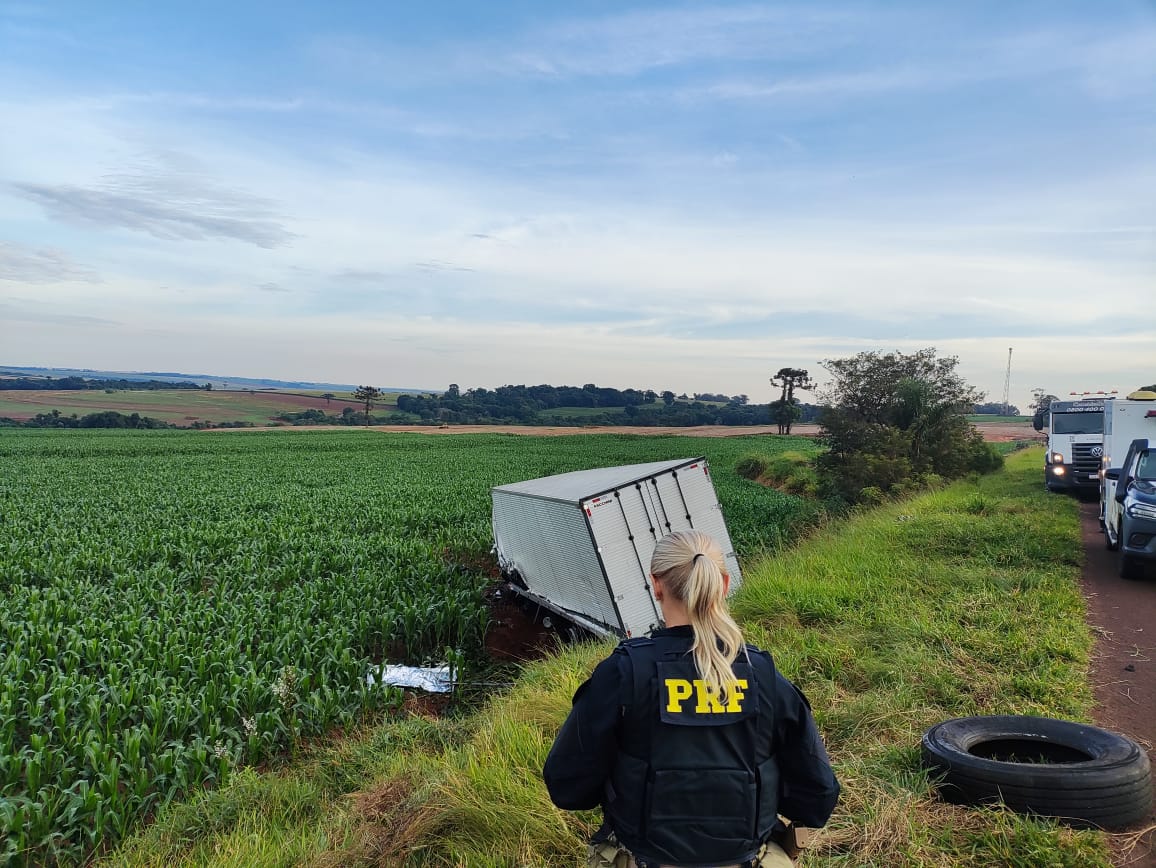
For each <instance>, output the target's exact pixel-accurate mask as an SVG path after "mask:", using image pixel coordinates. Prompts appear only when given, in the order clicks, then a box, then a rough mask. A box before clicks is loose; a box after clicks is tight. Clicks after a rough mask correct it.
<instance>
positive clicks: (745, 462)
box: [735, 452, 771, 481]
mask: <svg viewBox="0 0 1156 868" xmlns="http://www.w3.org/2000/svg"><path fill="white" fill-rule="evenodd" d="M770 463H771V461H770V459H769V458H767V456H765V455H760V454H758V453H756V452H750V453H747V454H746V455H744V456H743V457H742V458H740V459H739V460H738V461H736V462H735V472H736V473H738V475H739V476H741V477H742V478H743V479H753V480H756V481H758V480H759V479H761V478H762V477H763V474H765V473H766V472H767V467H769V466H770Z"/></svg>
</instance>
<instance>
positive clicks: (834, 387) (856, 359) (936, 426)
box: [818, 347, 1000, 501]
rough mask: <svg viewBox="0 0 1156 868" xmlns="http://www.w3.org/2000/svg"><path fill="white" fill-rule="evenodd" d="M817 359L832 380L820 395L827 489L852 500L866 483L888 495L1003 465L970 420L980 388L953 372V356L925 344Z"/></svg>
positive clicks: (822, 468)
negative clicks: (904, 349)
mask: <svg viewBox="0 0 1156 868" xmlns="http://www.w3.org/2000/svg"><path fill="white" fill-rule="evenodd" d="M822 364H823V367H824V368H825V369H826V370H827V372H828V373H829V374H830V375H831V382H830V384H829V386H828V387H827V388H826V389H825V390H824V391H823V392H822V393H821V397H822V398H823V399H824V403H826V405H827V408H826V409H825V410H824V412H823V415H822V416H821V417H820V424H821V425H822V437H823V439H824V440H825V442H826V445H827V451H826V452H825V453H823V454H822V455H821V456H820V457H819V459H818V465H819V468H820V471H821V475H822V477H823V480H824V483H825V484H826V487H827V488H828V490H829V491H831V492H832V493H837V494H839V495H841V496H843V497H844V498H846V499H848V500H851V501H857V500H860V499H862V498H863V497H864V496H865V494H864V489H872V490H878V491H880V492H884V493H886V492H889V491H892V490H894V489H897V488H906V487H909V486H913V485H918V484H919V483H921V482H927V481H928V480H930V479H932V478H934V477H943V478H953V477H958V476H962V475H963V474H964V473H967V472H968V471H970V470H980V471H982V470H987V469H991V468H992V467H993V466H997V465H998V464H999V463H1000V460H999V456H998V455H996V454H995V453H994V451H993V450H992V449H991V448H990V447H989V446H988V445H987V444H985V443H984V442H983V438H982V436H981V435H980V434H979V432H978V431H977V430H976V429H975V428H974V426H972V425H971V423H969V422H968V421H967V414H968V413H970V412H971V409H972V407H973V406H974V405H975V404H976V403H977V402H979V401H981V400H982V399H983V394H982V393H981V392H978V391H977V390H976V389H974V388H973V387H972V386H970V385H968V384H967V383H966V382H965V381H964V380H963V378H962V377H961V376H960V375H959V374H958V373H957V372H956V367H957V365H958V364H959V360H958V359H957V358H956V357H954V356H947V357H944V358H940V357H939V356H938V355H937V354H936V351H935V348H934V347H929V348H927V349H922V350H918V351H916V352H914V353H902V352H898V351H897V352H891V353H882V352H878V351H869V352H862V353H859V354H858V355H855V356H850V357H848V358H844V359H826V360H824V361H823V363H822Z"/></svg>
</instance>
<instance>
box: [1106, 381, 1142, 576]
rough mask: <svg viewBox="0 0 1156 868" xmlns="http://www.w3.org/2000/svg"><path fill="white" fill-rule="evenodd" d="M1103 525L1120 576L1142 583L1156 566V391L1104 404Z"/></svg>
mask: <svg viewBox="0 0 1156 868" xmlns="http://www.w3.org/2000/svg"><path fill="white" fill-rule="evenodd" d="M1103 468H1104V470H1103V482H1102V485H1101V488H1100V520H1101V522H1102V524H1103V526H1104V541H1105V543H1106V545H1107V546H1108V549H1109V550H1110V551H1119V553H1120V560H1119V569H1120V575H1121V576H1123V577H1124V578H1126V579H1129V578H1140V576H1141V575H1142V573H1143V570H1144V565H1145V564H1151V563H1154V562H1156V392H1133V393H1132V394H1131V395H1129V396H1128V397H1127V398H1126V399H1123V400H1116V401H1108V402H1107V403H1106V404H1105V405H1104V459H1103Z"/></svg>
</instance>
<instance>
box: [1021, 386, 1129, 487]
mask: <svg viewBox="0 0 1156 868" xmlns="http://www.w3.org/2000/svg"><path fill="white" fill-rule="evenodd" d="M1110 402H1111V400H1110V399H1109V400H1108V401H1105V399H1104V398H1082V399H1080V400H1076V401H1052V403H1051V406H1049V408H1048V410H1047V412H1046V413H1045V412H1042V411H1041V412H1038V413H1036V415H1035V418H1034V419H1033V420H1032V427H1034V428H1035V429H1036V430H1037V431H1041V430H1043V429H1044V428H1047V429H1048V452H1047V455H1046V456H1045V457H1044V484H1045V485H1046V486H1047V487H1048V491H1071V492H1075V493H1076V494H1088V495H1091V494H1093V493H1094V492H1097V491H1099V490H1100V459H1101V457H1102V456H1103V449H1104V405H1105V404H1106V403H1110Z"/></svg>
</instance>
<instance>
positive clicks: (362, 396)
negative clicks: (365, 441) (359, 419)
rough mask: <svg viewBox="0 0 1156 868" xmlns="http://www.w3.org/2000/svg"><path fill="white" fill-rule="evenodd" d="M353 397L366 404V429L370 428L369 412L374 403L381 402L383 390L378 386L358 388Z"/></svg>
mask: <svg viewBox="0 0 1156 868" xmlns="http://www.w3.org/2000/svg"><path fill="white" fill-rule="evenodd" d="M353 397H354V398H356V399H357V400H358V401H361V402H362V403H364V404H365V427H367V428H368V427H369V411H370V408H372V407H373V403H374V401H379V400H381V389H379V388H377V387H376V386H358V387H357V391H356V392H354V393H353Z"/></svg>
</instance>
